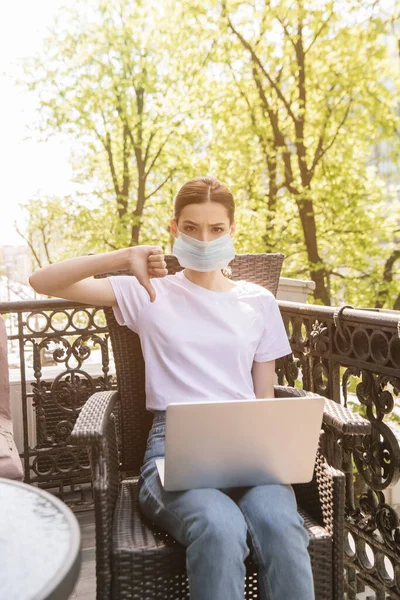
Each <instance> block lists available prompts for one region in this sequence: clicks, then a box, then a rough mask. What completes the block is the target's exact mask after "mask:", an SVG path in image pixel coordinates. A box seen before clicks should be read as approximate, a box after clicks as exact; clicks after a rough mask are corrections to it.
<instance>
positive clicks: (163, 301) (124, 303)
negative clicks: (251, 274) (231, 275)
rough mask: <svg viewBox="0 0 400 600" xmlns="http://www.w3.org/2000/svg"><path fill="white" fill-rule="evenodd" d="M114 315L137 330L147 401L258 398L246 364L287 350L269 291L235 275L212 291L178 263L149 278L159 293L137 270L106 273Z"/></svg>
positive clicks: (162, 405)
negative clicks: (227, 285) (228, 285)
mask: <svg viewBox="0 0 400 600" xmlns="http://www.w3.org/2000/svg"><path fill="white" fill-rule="evenodd" d="M109 280H110V283H111V285H112V287H113V290H114V293H115V297H116V299H117V303H118V306H114V307H113V310H114V315H115V318H116V320H117V322H118V323H119V324H120V325H126V326H127V327H129V328H130V329H132V331H134V332H135V333H137V334H138V335H139V338H140V342H141V347H142V352H143V357H144V361H145V381H146V408H147V409H148V410H151V411H154V410H165V409H166V407H167V405H168V404H169V403H170V402H190V401H193V402H195V401H204V400H211V399H221V400H222V399H225V400H228V399H250V398H255V393H254V387H253V380H252V376H251V368H252V365H253V361H254V360H255V361H257V362H264V361H269V360H273V359H275V358H279V357H281V356H286V355H287V354H291V352H292V350H291V347H290V344H289V340H288V337H287V334H286V331H285V327H284V324H283V321H282V317H281V313H280V310H279V307H278V304H277V301H276V299H275V297H274V295H273V294H272V293H271V292H270V291H268V290H267V289H265V288H263V287H262V286H260V285H257V284H255V283H250V282H247V281H239V282H236V286H235V287H234V288H233V290H232V291H231V292H214V291H211V290H207V289H205V288H204V287H202V286H200V285H197V284H196V283H193V282H192V281H190V280H189V279H188V278H187V277H186V275H185V274H184V272H183V271H179V272H177V273H175V274H174V275H167V276H165V277H162V278H154V279H152V280H151V282H152V285H153V287H154V289H155V291H156V296H157V297H156V300H155V301H154V302H150V297H149V295H148V293H147V291H146V290H145V289H144V287H143V286H142V285H140V283H139V282H138V280H137V279H136V277H134V276H126V275H117V276H110V277H109Z"/></svg>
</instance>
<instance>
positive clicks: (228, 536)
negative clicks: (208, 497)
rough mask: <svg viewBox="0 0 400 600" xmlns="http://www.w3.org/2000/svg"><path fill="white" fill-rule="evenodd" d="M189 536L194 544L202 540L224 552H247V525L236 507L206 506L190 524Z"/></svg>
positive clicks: (194, 516)
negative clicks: (238, 550)
mask: <svg viewBox="0 0 400 600" xmlns="http://www.w3.org/2000/svg"><path fill="white" fill-rule="evenodd" d="M188 536H189V538H190V540H191V541H192V542H194V541H195V540H198V539H200V538H202V539H204V540H207V542H208V543H209V544H212V545H213V547H218V548H223V549H224V551H229V549H231V550H232V551H236V550H237V549H238V548H239V549H240V551H241V552H245V553H246V552H247V536H248V529H247V524H246V521H245V518H244V516H243V514H242V513H241V511H240V509H239V508H238V507H237V506H236V505H232V506H229V508H228V507H224V508H223V507H218V504H210V505H208V506H204V508H203V510H202V511H201V512H200V511H199V512H198V513H197V514H195V515H193V517H192V518H191V520H190V522H189V523H188Z"/></svg>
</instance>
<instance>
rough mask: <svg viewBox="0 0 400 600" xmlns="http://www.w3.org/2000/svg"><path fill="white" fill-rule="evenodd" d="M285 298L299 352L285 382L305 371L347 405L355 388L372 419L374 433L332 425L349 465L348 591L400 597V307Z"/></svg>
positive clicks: (283, 373)
mask: <svg viewBox="0 0 400 600" xmlns="http://www.w3.org/2000/svg"><path fill="white" fill-rule="evenodd" d="M280 306H281V310H282V313H283V317H284V321H285V324H286V327H287V331H288V333H289V335H290V341H291V346H292V350H293V357H294V359H293V360H286V359H285V360H283V361H282V363H281V364H279V365H278V376H279V379H280V382H281V383H283V382H284V381H286V382H288V383H289V384H290V385H295V384H296V383H297V382H298V380H299V379H301V380H302V383H303V387H304V388H306V389H309V390H311V391H315V392H317V393H320V394H322V395H324V396H327V397H329V398H331V399H333V400H335V401H336V402H341V403H343V404H344V405H346V406H347V403H348V395H349V390H350V391H351V390H352V389H353V390H354V393H353V399H354V400H355V404H354V405H353V406H352V408H353V410H358V411H359V412H361V413H362V414H363V416H365V418H367V419H368V420H369V421H370V423H371V427H372V431H371V435H370V436H368V438H367V439H365V437H364V438H362V439H360V438H359V437H358V436H347V435H345V434H343V435H341V436H340V435H338V434H337V433H335V432H334V431H333V430H332V431H326V433H327V435H326V438H327V439H328V445H329V447H328V452H327V454H328V457H329V462H330V463H331V464H332V465H333V466H336V467H338V468H340V469H341V470H343V471H344V472H345V473H346V542H345V566H346V569H345V570H346V574H345V575H346V576H345V579H346V590H347V598H348V599H349V600H351V599H355V598H357V597H358V596H357V594H358V593H360V592H364V591H366V592H367V593H368V592H372V594H371V595H368V596H367V597H368V598H377V599H378V600H384V599H386V598H391V599H395V598H396V599H397V598H400V528H399V518H398V514H397V512H396V510H395V508H394V507H393V506H389V505H388V504H387V503H386V502H385V496H384V493H383V490H385V489H388V488H390V487H393V486H394V485H395V484H396V483H397V481H398V479H399V466H400V449H399V443H398V439H397V438H396V436H395V434H394V430H395V429H396V420H397V419H398V418H399V417H398V416H397V415H396V408H398V406H399V394H400V313H396V312H394V311H391V312H385V311H373V310H360V309H359V310H355V309H354V310H353V309H352V308H348V307H341V308H339V309H334V308H331V307H323V306H314V305H305V304H296V303H290V302H280ZM396 404H397V406H396ZM365 597H366V596H365V595H363V598H365Z"/></svg>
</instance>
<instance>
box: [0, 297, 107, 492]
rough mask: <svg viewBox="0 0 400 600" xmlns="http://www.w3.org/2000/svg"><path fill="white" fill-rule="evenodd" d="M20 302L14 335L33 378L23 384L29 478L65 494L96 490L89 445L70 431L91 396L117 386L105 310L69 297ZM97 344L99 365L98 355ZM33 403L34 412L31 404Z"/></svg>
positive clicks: (27, 372)
mask: <svg viewBox="0 0 400 600" xmlns="http://www.w3.org/2000/svg"><path fill="white" fill-rule="evenodd" d="M19 304H20V306H21V308H20V309H19V311H18V330H17V332H16V333H15V334H14V335H13V336H12V337H14V339H17V340H18V341H19V345H20V357H21V372H23V373H24V374H25V378H24V379H25V380H26V379H28V381H25V385H24V379H23V381H22V386H21V387H22V390H21V391H22V401H23V419H24V431H25V439H28V445H27V447H26V448H25V449H24V454H23V457H22V458H23V459H24V463H25V481H27V482H29V483H36V482H37V483H38V484H39V485H44V486H45V487H46V488H49V484H53V485H54V487H55V488H58V493H59V495H61V497H65V495H66V494H68V493H69V492H71V493H72V492H76V490H77V489H78V490H79V486H81V487H82V486H83V487H86V488H87V490H89V491H90V487H91V476H90V468H89V457H88V454H87V451H86V448H85V447H79V446H76V445H72V444H71V443H70V435H71V432H72V429H73V427H74V423H75V420H76V418H77V416H78V414H79V411H80V410H81V408H82V406H83V405H84V404H85V402H86V400H87V399H88V398H89V396H90V395H92V394H93V393H94V392H96V391H103V390H107V389H113V388H115V387H116V382H115V377H114V376H112V375H111V374H110V344H109V334H108V331H107V327H106V322H105V317H104V313H103V311H102V310H101V309H99V308H93V307H89V308H87V307H82V306H75V305H74V304H73V303H69V302H66V301H63V300H59V301H58V300H54V301H37V302H36V303H31V304H36V306H37V308H36V307H35V309H34V310H32V306H29V307H28V306H24V305H23V303H19ZM65 305H69V306H68V308H65ZM24 309H25V310H24ZM95 350H96V351H97V354H98V355H99V357H98V363H100V364H97V366H96V364H93V360H92V356H93V352H94V351H95ZM29 357H30V365H29V362H28V359H29ZM45 361H46V362H45ZM46 363H47V364H46ZM48 363H50V364H51V367H48V366H47V365H48ZM49 369H50V370H51V374H49V373H48V371H49ZM94 372H95V374H94ZM30 373H31V375H30ZM32 379H33V380H32ZM30 405H31V406H32V410H33V414H32V413H29V410H28V408H29V406H30ZM32 423H33V425H32ZM32 429H33V433H32ZM82 489H83V488H82ZM83 496H84V494H83V493H82V497H83ZM78 501H79V500H78Z"/></svg>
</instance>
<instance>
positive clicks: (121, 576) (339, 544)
mask: <svg viewBox="0 0 400 600" xmlns="http://www.w3.org/2000/svg"><path fill="white" fill-rule="evenodd" d="M282 261H283V255H282V254H261V255H238V256H236V258H235V259H234V261H232V263H231V267H232V278H233V279H235V280H239V279H245V280H247V281H252V282H255V283H257V284H259V285H262V286H264V287H266V288H267V289H269V290H270V291H271V292H272V293H273V294H274V295H275V294H276V291H277V288H278V283H279V276H280V271H281V267H282ZM166 262H167V265H168V270H169V272H170V273H174V272H176V271H178V270H181V267H180V266H179V264H178V262H177V260H176V259H175V257H173V256H166ZM120 274H124V275H129V273H127V272H114V273H108V274H104V275H102V276H101V277H106V276H108V275H120ZM105 314H106V318H107V323H108V328H109V331H110V336H111V343H112V346H113V352H114V359H115V363H116V373H117V384H118V394H116V393H115V392H100V393H96V394H94V395H93V396H92V397H91V398H89V400H88V401H87V403H86V404H85V406H84V407H83V408H82V411H81V413H80V415H79V417H78V420H77V422H76V425H75V428H74V431H73V435H72V437H73V439H75V440H76V441H77V442H84V443H87V444H89V445H90V459H91V468H92V477H93V483H94V494H95V511H96V552H97V563H96V576H97V599H98V600H100V599H109V598H111V597H112V598H118V599H120V598H129V599H138V600H139V599H140V600H144V599H146V600H155V599H157V600H167V599H169V600H179V599H181V598H188V597H189V595H188V586H187V577H186V569H185V549H184V548H183V547H182V546H181V545H180V544H178V543H177V542H175V541H174V540H173V539H172V538H171V537H170V536H169V535H168V534H167V533H165V532H164V531H162V530H160V529H159V528H158V527H157V526H156V525H155V524H154V523H149V522H147V521H146V519H145V518H144V517H143V516H142V514H141V512H140V510H139V507H138V503H137V483H136V479H135V478H133V476H136V475H138V472H139V468H140V466H141V464H142V460H143V456H144V452H145V449H146V441H147V436H148V432H149V429H150V426H151V422H152V415H151V414H150V413H148V412H147V411H146V410H145V389H144V387H145V386H144V374H145V365H144V360H143V356H142V352H141V346H140V340H139V338H138V336H137V335H136V334H135V333H133V332H132V331H131V330H129V329H128V328H127V327H121V326H120V325H118V324H117V322H116V320H115V318H114V314H113V311H112V309H111V308H105ZM306 393H307V392H305V391H304V390H297V389H294V388H290V387H285V386H276V387H275V395H276V396H290V395H293V396H304V395H305V394H306ZM116 410H117V412H118V422H119V434H120V435H119V437H120V440H119V448H120V456H119V461H120V464H119V465H118V456H117V444H116V431H115V419H114V418H113V415H112V414H111V413H112V412H115V411H116ZM327 414H328V418H331V415H333V416H332V418H331V421H332V425H333V426H335V425H336V426H337V427H338V428H339V429H340V430H341V431H343V430H344V429H343V428H345V427H348V423H350V422H351V416H350V414H347V411H346V409H345V410H344V411H341V412H339V413H337V412H336V413H335V411H334V410H331V409H329V408H328V410H327ZM324 419H325V415H324ZM322 447H323V445H321V446H320V450H319V452H318V455H317V461H316V468H315V472H314V476H313V479H312V481H311V482H310V483H308V484H301V485H296V486H294V489H295V492H296V497H297V502H298V507H299V512H300V513H301V515H302V516H303V518H304V520H305V526H306V528H307V531H308V533H309V536H310V545H309V553H310V557H311V562H312V568H313V574H314V584H315V592H316V593H315V598H316V600H328V599H329V600H331V599H334V600H339V599H340V598H343V535H344V533H343V532H344V486H345V480H344V475H343V473H341V472H339V471H337V470H335V469H333V468H332V467H330V466H329V465H328V464H327V462H326V460H325V458H324V457H323V456H322V454H321V449H322ZM246 564H247V577H246V600H250V599H255V598H259V593H258V584H257V572H256V565H255V564H254V563H253V560H252V558H251V556H250V557H249V558H248V560H247V563H246ZM283 576H284V575H283ZM288 600H289V599H288Z"/></svg>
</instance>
